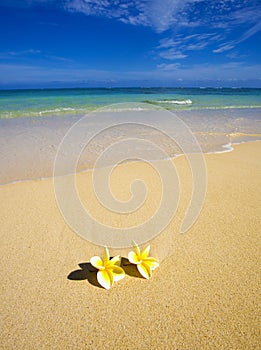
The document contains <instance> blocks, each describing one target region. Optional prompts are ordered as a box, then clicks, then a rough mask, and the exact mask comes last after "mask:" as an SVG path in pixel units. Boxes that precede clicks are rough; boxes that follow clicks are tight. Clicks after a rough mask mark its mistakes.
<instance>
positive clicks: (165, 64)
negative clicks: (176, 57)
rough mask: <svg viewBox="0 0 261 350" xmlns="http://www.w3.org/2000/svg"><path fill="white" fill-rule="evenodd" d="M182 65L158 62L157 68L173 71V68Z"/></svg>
mask: <svg viewBox="0 0 261 350" xmlns="http://www.w3.org/2000/svg"><path fill="white" fill-rule="evenodd" d="M179 67H180V64H179V63H169V64H167V63H162V64H158V65H157V68H158V69H160V70H164V71H173V70H177V69H178V68H179Z"/></svg>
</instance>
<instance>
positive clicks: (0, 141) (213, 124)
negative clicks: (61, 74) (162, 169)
mask: <svg viewBox="0 0 261 350" xmlns="http://www.w3.org/2000/svg"><path fill="white" fill-rule="evenodd" d="M128 102H135V103H134V104H132V103H128ZM140 102H146V103H142V104H140ZM117 103H127V104H126V105H118V106H117V105H116V106H115V105H114V106H110V105H111V104H117ZM104 106H109V107H107V109H106V110H107V112H106V113H104V114H103V112H102V111H101V110H99V112H97V113H96V112H95V113H88V112H90V111H94V110H96V109H97V108H99V107H104ZM137 106H138V107H137ZM140 106H141V107H140ZM155 106H160V107H163V108H164V109H162V108H155ZM155 109H156V110H157V111H158V110H159V114H157V118H156V121H157V123H158V126H159V129H160V128H161V127H163V126H164V127H165V129H166V130H168V133H169V135H170V137H172V138H173V140H174V141H175V139H176V136H178V138H179V139H180V137H182V134H181V133H180V131H179V129H177V124H176V123H175V118H176V117H178V118H179V119H181V121H182V122H184V123H185V125H187V127H188V128H189V129H190V131H191V133H192V134H193V135H194V137H195V138H196V140H197V142H198V143H199V145H200V147H201V150H202V152H203V153H212V152H224V151H227V150H232V145H233V144H234V143H240V142H248V141H256V140H261V89H210V88H201V89H199V88H194V89H188V88H184V89H182V88H179V89H178V88H176V89H174V88H144V89H143V88H129V89H127V88H124V89H119V88H118V89H45V90H9V91H7V90H6V91H0V184H5V183H9V182H13V181H21V180H28V179H39V178H43V177H44V178H45V177H50V176H52V174H53V166H54V160H55V157H56V154H57V151H58V149H59V145H60V143H61V141H62V140H63V138H64V137H65V135H66V133H67V131H68V130H69V129H70V128H71V127H72V126H73V125H74V124H77V122H78V121H79V120H81V119H82V117H83V116H84V115H85V114H87V116H86V118H87V119H85V117H84V118H83V119H84V120H85V122H84V124H83V128H84V132H85V133H86V137H87V136H88V135H89V136H93V135H94V134H95V130H97V127H98V129H99V130H105V131H106V130H107V129H106V128H107V126H106V125H107V122H108V119H109V120H110V118H111V115H112V116H113V117H114V118H115V114H114V112H116V113H117V116H116V119H117V123H119V124H120V123H131V122H132V119H131V116H132V113H134V114H135V113H137V114H140V116H141V122H142V123H145V125H146V123H147V117H149V118H150V117H151V115H152V112H151V111H152V110H155ZM165 109H169V110H171V111H175V113H170V112H168V111H166V110H165ZM118 112H120V113H118ZM95 135H96V134H95ZM89 136H88V137H89ZM137 136H139V138H142V139H144V140H149V141H150V142H151V143H152V144H156V145H159V144H160V147H161V148H162V149H163V150H164V152H166V154H168V156H169V157H175V156H177V155H178V154H182V150H181V149H180V147H178V145H177V143H175V142H172V141H170V140H167V139H165V138H163V137H162V135H161V134H160V133H159V132H156V131H155V130H149V129H146V130H145V129H144V130H143V129H142V128H141V126H140V124H138V125H136V126H133V125H132V127H127V129H126V130H125V129H124V128H123V129H122V128H121V127H119V128H118V129H113V128H111V129H109V130H107V133H105V134H104V135H103V134H102V135H100V136H99V135H98V134H97V136H95V138H94V140H93V142H91V143H90V144H88V147H86V149H84V152H83V153H82V155H81V157H80V158H79V163H78V165H79V168H77V171H78V170H79V171H81V170H85V169H89V168H92V167H93V166H94V164H95V161H96V159H97V157H98V156H99V155H100V153H101V151H102V150H103V149H105V147H107V146H108V145H109V144H111V142H115V144H116V145H117V142H122V141H124V140H127V139H130V138H135V137H137ZM78 139H79V138H78V135H76V136H75V138H74V139H73V140H71V143H70V145H69V146H70V147H69V153H68V155H70V154H71V153H72V151H73V149H74V148H75V147H76V146H75V145H77V144H78V142H79V140H78ZM182 142H184V144H185V145H186V147H187V146H189V140H187V139H186V137H185V138H184V140H183V139H182ZM84 144H85V143H84ZM124 147H129V149H131V150H133V151H138V152H141V150H142V152H144V154H146V155H147V154H148V156H149V158H151V159H152V160H156V159H158V158H157V155H156V154H154V153H153V152H152V149H151V148H150V146H149V145H148V143H146V145H145V144H142V145H140V144H139V143H137V144H136V143H135V144H134V145H132V146H131V145H129V146H128V144H127V143H126V144H125V146H124ZM124 147H122V146H121V147H118V150H117V152H119V153H122V154H123V155H125V154H127V153H128V150H129V149H127V148H124ZM107 158H108V162H109V163H110V162H111V163H112V164H113V160H111V158H110V157H109V156H108V157H107ZM145 159H146V158H145ZM65 173H66V172H65Z"/></svg>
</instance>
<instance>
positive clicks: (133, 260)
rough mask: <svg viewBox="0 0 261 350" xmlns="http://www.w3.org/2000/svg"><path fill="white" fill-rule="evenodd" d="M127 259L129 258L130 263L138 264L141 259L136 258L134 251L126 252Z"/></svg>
mask: <svg viewBox="0 0 261 350" xmlns="http://www.w3.org/2000/svg"><path fill="white" fill-rule="evenodd" d="M128 259H129V262H130V263H132V264H136V265H137V264H140V263H141V261H140V260H139V259H138V256H137V254H136V253H134V252H129V254H128Z"/></svg>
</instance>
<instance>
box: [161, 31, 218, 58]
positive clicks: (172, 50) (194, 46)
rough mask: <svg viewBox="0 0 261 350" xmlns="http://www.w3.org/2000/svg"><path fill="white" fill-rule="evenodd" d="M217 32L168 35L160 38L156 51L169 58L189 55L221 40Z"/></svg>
mask: <svg viewBox="0 0 261 350" xmlns="http://www.w3.org/2000/svg"><path fill="white" fill-rule="evenodd" d="M221 38H222V37H221V36H220V35H218V34H216V33H204V34H202V33H201V34H192V35H182V34H177V35H175V36H174V37H167V38H163V39H161V40H160V42H159V45H158V46H157V47H156V51H157V54H158V56H159V57H161V58H164V59H167V60H176V59H182V58H186V57H188V55H189V54H190V53H191V52H192V51H200V50H203V49H205V48H206V47H207V46H208V45H211V44H213V43H216V42H217V41H219V40H221Z"/></svg>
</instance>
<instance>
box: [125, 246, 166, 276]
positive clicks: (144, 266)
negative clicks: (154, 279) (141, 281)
mask: <svg viewBox="0 0 261 350" xmlns="http://www.w3.org/2000/svg"><path fill="white" fill-rule="evenodd" d="M134 250H135V251H134V252H133V251H131V252H129V254H128V259H129V262H130V263H132V264H135V265H137V268H138V270H139V273H140V274H141V275H142V276H143V277H144V278H147V279H149V278H150V277H151V271H153V270H155V269H156V268H157V267H158V266H159V262H158V260H157V259H155V258H152V257H150V256H148V255H149V252H150V246H149V245H148V246H147V247H146V248H145V249H144V250H143V251H142V252H141V251H140V248H139V247H138V246H137V244H134Z"/></svg>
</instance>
